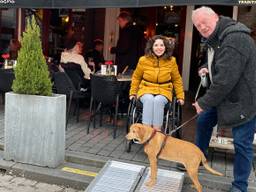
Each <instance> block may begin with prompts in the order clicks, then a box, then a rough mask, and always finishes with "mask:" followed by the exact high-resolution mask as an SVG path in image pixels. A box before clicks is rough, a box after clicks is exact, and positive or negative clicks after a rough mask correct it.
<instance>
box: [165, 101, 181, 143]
mask: <svg viewBox="0 0 256 192" xmlns="http://www.w3.org/2000/svg"><path fill="white" fill-rule="evenodd" d="M181 121H182V111H181V105H180V104H179V103H177V100H176V98H175V97H174V99H173V102H172V106H171V112H170V115H169V119H168V128H167V129H166V130H167V131H168V133H167V134H169V131H172V130H175V129H176V128H177V127H179V126H180V125H181ZM172 136H173V137H176V138H179V139H181V138H182V129H178V130H177V131H176V132H174V133H173V134H172Z"/></svg>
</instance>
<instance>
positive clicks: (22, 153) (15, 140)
mask: <svg viewBox="0 0 256 192" xmlns="http://www.w3.org/2000/svg"><path fill="white" fill-rule="evenodd" d="M65 126H66V96H65V95H53V96H51V97H47V96H36V95H22V94H15V93H12V92H10V93H7V94H6V101H5V144H4V158H5V159H6V160H14V161H15V162H21V163H27V164H32V165H39V166H47V167H57V166H58V165H60V164H61V163H63V162H64V156H65Z"/></svg>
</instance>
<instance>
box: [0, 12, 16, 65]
mask: <svg viewBox="0 0 256 192" xmlns="http://www.w3.org/2000/svg"><path fill="white" fill-rule="evenodd" d="M15 29H16V9H1V10H0V56H1V55H2V54H3V53H6V52H8V47H9V44H10V41H11V39H13V38H15ZM0 62H3V58H2V57H0Z"/></svg>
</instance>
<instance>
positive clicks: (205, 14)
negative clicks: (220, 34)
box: [192, 6, 219, 38]
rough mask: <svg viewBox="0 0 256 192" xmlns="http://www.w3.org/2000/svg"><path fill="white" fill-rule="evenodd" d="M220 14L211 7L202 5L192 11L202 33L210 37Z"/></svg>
mask: <svg viewBox="0 0 256 192" xmlns="http://www.w3.org/2000/svg"><path fill="white" fill-rule="evenodd" d="M218 21H219V16H218V15H217V14H216V13H215V12H214V11H213V10H212V9H211V8H210V7H205V6H203V7H200V8H198V9H195V10H194V11H193V12H192V22H193V24H194V25H195V27H196V28H197V30H198V31H199V32H200V34H201V35H202V36H203V37H205V38H208V37H209V36H210V35H211V34H212V32H213V31H214V30H215V28H216V24H217V22H218Z"/></svg>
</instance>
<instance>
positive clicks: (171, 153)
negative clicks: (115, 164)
mask: <svg viewBox="0 0 256 192" xmlns="http://www.w3.org/2000/svg"><path fill="white" fill-rule="evenodd" d="M126 138H127V139H128V140H132V139H135V140H137V141H138V142H139V143H140V144H144V151H145V153H146V154H147V155H148V159H149V163H150V170H151V175H150V179H149V181H148V182H147V183H146V185H147V186H149V187H151V186H153V185H155V183H156V178H157V158H158V156H159V158H160V159H164V160H169V161H175V162H179V163H182V164H183V165H184V166H185V168H186V170H187V173H188V175H189V176H190V178H191V180H192V181H193V183H194V187H195V188H196V190H197V191H198V192H202V186H201V184H200V183H199V181H198V167H199V165H200V163H201V162H202V164H203V166H204V167H205V169H206V170H208V171H209V172H211V173H212V174H215V175H219V176H222V175H223V174H221V173H219V172H217V171H215V170H213V169H212V168H211V167H210V166H209V165H208V164H207V160H206V158H205V156H204V154H203V153H202V152H201V150H200V149H199V148H198V147H197V146H196V145H194V144H193V143H190V142H187V141H183V140H180V139H176V138H174V137H171V136H166V135H164V134H163V133H161V132H156V131H155V130H154V129H153V128H152V127H149V126H145V125H142V124H140V123H136V124H133V125H132V126H131V127H130V132H129V133H128V134H127V135H126Z"/></svg>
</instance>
